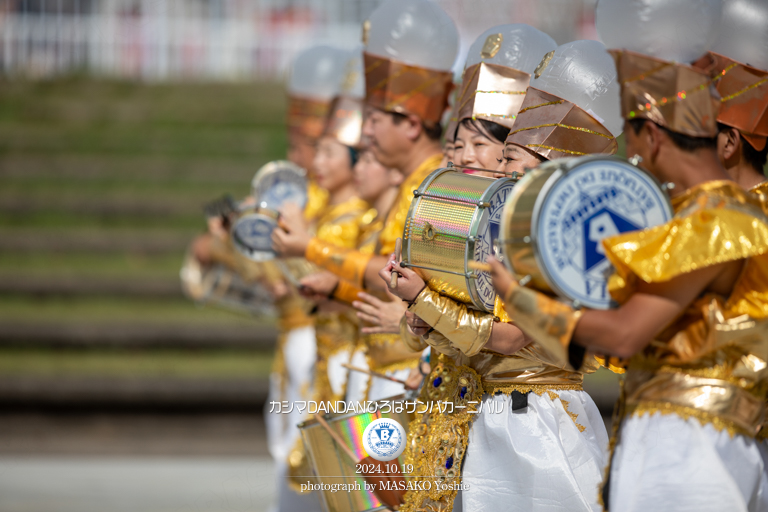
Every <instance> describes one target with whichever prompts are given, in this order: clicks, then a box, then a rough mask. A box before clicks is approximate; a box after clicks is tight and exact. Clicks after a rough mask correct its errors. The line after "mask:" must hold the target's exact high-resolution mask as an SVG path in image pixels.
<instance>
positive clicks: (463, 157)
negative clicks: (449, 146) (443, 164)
mask: <svg viewBox="0 0 768 512" xmlns="http://www.w3.org/2000/svg"><path fill="white" fill-rule="evenodd" d="M503 150H504V143H502V142H500V141H499V140H497V139H495V138H494V137H492V136H490V135H489V134H487V133H484V132H483V131H481V130H480V129H478V128H477V127H476V125H472V127H469V126H468V125H467V123H461V124H460V125H459V129H458V131H457V132H456V142H455V149H454V156H453V159H454V162H455V163H456V164H457V165H460V166H466V167H476V168H480V169H495V168H496V167H497V166H498V165H499V159H500V158H501V156H502V152H503ZM473 174H475V173H473ZM476 174H483V173H476ZM488 174H489V175H490V174H491V173H488Z"/></svg>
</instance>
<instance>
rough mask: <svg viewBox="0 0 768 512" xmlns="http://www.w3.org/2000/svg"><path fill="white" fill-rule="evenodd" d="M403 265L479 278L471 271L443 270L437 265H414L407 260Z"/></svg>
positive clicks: (402, 262) (401, 263)
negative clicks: (436, 266)
mask: <svg viewBox="0 0 768 512" xmlns="http://www.w3.org/2000/svg"><path fill="white" fill-rule="evenodd" d="M400 266H401V267H409V268H423V269H424V270H431V271H433V272H442V273H444V274H453V275H455V276H461V277H466V278H471V279H477V276H476V275H475V274H473V273H471V272H455V271H453V270H443V269H441V268H435V267H425V266H423V265H414V264H413V263H407V262H405V261H401V262H400Z"/></svg>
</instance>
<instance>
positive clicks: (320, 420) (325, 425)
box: [315, 414, 358, 464]
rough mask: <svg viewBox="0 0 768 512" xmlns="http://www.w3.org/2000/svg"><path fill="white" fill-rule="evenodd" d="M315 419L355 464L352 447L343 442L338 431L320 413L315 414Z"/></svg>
mask: <svg viewBox="0 0 768 512" xmlns="http://www.w3.org/2000/svg"><path fill="white" fill-rule="evenodd" d="M315 419H316V420H317V422H318V423H319V424H320V426H321V427H323V428H324V429H325V431H326V432H328V435H329V436H331V437H332V438H333V440H334V441H336V444H338V445H339V446H341V449H342V450H344V453H346V454H347V455H349V458H350V459H352V462H354V463H355V464H357V462H358V459H357V455H355V452H353V451H352V449H351V448H350V447H349V446H347V443H345V442H344V440H343V439H342V438H341V436H340V435H339V434H338V432H336V431H335V430H333V429H332V428H331V426H330V425H329V424H328V422H327V421H325V418H323V417H322V416H321V415H320V414H315Z"/></svg>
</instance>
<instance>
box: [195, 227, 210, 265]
mask: <svg viewBox="0 0 768 512" xmlns="http://www.w3.org/2000/svg"><path fill="white" fill-rule="evenodd" d="M212 237H213V235H211V234H210V233H203V234H202V235H198V236H196V237H195V239H194V240H193V241H192V255H193V256H194V257H195V259H196V260H197V261H199V262H200V263H201V264H202V265H210V264H211V263H212V262H213V258H212V256H211V252H212V250H211V245H212V244H213V240H212Z"/></svg>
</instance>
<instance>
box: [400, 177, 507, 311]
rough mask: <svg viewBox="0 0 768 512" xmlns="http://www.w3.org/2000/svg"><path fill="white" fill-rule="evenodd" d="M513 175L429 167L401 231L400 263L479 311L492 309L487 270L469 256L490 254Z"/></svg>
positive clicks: (476, 257) (478, 258) (480, 257)
mask: <svg viewBox="0 0 768 512" xmlns="http://www.w3.org/2000/svg"><path fill="white" fill-rule="evenodd" d="M515 181H516V180H515V179H514V178H508V177H505V178H499V179H493V178H487V177H484V176H478V175H473V174H464V173H462V172H460V171H457V170H456V169H454V168H451V167H449V168H444V169H438V170H436V171H434V172H433V173H431V174H430V175H429V176H427V178H426V179H425V180H424V181H423V182H422V183H421V185H420V186H419V188H418V189H417V190H416V191H415V192H414V193H413V194H414V196H415V197H414V199H413V201H411V208H410V210H409V211H408V217H407V218H406V221H405V229H404V231H403V263H402V264H403V266H407V267H410V268H413V269H414V270H415V271H416V272H417V273H418V274H419V275H420V276H421V277H422V279H424V280H425V281H426V282H427V286H429V287H430V289H432V290H435V291H437V292H439V293H441V294H443V295H447V296H449V297H451V298H452V299H454V300H457V301H460V302H464V303H466V304H469V305H470V306H473V307H475V308H477V309H479V310H481V311H486V312H489V313H492V312H493V307H494V303H495V300H496V293H495V292H494V290H493V284H492V283H491V278H490V275H489V274H488V273H487V272H484V271H481V270H475V269H470V268H469V266H468V264H469V262H470V261H485V259H486V258H487V257H488V256H489V255H491V254H494V242H495V240H496V238H498V236H499V228H500V223H501V210H502V208H503V206H504V202H505V201H506V199H507V196H508V195H509V194H510V193H511V192H512V188H513V187H514V185H515Z"/></svg>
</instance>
